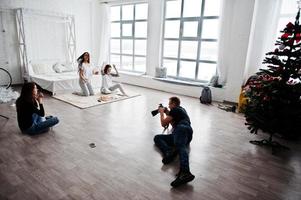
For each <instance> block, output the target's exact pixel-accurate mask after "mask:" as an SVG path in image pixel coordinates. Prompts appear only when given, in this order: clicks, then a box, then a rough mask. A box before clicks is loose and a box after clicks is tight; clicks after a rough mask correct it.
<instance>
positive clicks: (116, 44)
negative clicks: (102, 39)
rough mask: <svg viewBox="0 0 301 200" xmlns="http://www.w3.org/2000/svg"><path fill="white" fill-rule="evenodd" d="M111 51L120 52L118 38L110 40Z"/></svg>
mask: <svg viewBox="0 0 301 200" xmlns="http://www.w3.org/2000/svg"><path fill="white" fill-rule="evenodd" d="M111 53H120V40H118V39H112V40H111Z"/></svg>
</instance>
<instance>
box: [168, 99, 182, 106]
mask: <svg viewBox="0 0 301 200" xmlns="http://www.w3.org/2000/svg"><path fill="white" fill-rule="evenodd" d="M169 101H170V102H171V103H174V104H175V105H176V106H179V105H180V104H181V101H180V99H179V98H178V97H170V98H169Z"/></svg>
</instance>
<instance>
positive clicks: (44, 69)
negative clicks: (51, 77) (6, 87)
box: [31, 62, 54, 74]
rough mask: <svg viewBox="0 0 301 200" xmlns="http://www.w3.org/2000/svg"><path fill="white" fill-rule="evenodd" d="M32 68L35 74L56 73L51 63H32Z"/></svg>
mask: <svg viewBox="0 0 301 200" xmlns="http://www.w3.org/2000/svg"><path fill="white" fill-rule="evenodd" d="M31 66H32V70H33V72H34V73H35V74H53V73H54V71H53V69H52V65H51V63H47V62H45V63H44V62H42V63H36V62H31Z"/></svg>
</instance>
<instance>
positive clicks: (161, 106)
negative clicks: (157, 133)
mask: <svg viewBox="0 0 301 200" xmlns="http://www.w3.org/2000/svg"><path fill="white" fill-rule="evenodd" d="M159 107H160V108H164V113H166V112H167V111H168V109H167V107H164V106H163V105H162V103H160V104H159ZM151 113H152V115H153V117H154V116H156V115H157V114H158V113H159V109H156V110H153V111H152V112H151Z"/></svg>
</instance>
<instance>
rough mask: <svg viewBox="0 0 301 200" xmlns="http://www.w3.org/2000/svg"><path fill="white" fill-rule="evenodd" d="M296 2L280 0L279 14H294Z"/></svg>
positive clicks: (293, 0)
mask: <svg viewBox="0 0 301 200" xmlns="http://www.w3.org/2000/svg"><path fill="white" fill-rule="evenodd" d="M296 11H297V4H296V1H295V0H282V6H281V14H294V15H295V14H296Z"/></svg>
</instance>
